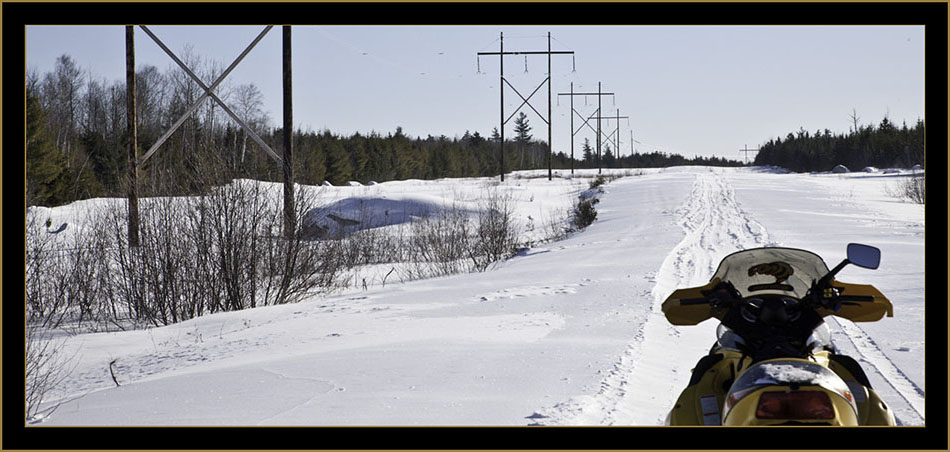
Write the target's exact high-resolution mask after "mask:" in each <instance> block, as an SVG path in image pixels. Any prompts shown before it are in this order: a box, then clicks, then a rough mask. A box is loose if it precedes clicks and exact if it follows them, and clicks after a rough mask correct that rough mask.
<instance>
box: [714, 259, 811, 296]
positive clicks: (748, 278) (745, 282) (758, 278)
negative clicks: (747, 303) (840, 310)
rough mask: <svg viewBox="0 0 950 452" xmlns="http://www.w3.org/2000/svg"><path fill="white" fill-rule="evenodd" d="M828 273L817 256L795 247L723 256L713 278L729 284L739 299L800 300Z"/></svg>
mask: <svg viewBox="0 0 950 452" xmlns="http://www.w3.org/2000/svg"><path fill="white" fill-rule="evenodd" d="M827 273H828V266H827V265H825V261H823V260H822V259H821V257H819V256H818V255H817V254H815V253H812V252H810V251H805V250H799V249H794V248H754V249H750V250H745V251H739V252H736V253H732V254H730V255H728V256H726V257H725V258H724V259H723V260H722V262H721V263H720V264H719V269H718V270H716V274H715V275H713V278H719V279H720V280H722V281H728V282H730V283H732V285H733V286H735V288H736V290H738V291H739V294H740V295H742V297H749V296H757V295H768V294H775V295H784V296H788V297H794V298H798V299H801V298H802V297H803V296H805V293H806V292H808V289H809V288H810V287H811V285H812V282H813V281H817V280H818V279H821V277H823V276H825V275H826V274H827Z"/></svg>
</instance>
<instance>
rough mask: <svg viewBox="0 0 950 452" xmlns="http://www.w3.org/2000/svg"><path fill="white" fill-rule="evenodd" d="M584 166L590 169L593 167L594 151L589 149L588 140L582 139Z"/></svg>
mask: <svg viewBox="0 0 950 452" xmlns="http://www.w3.org/2000/svg"><path fill="white" fill-rule="evenodd" d="M583 156H584V160H583V161H584V166H586V167H588V168H590V167H592V166H594V150H593V149H591V147H590V139H588V138H584V147H583Z"/></svg>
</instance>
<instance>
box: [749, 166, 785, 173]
mask: <svg viewBox="0 0 950 452" xmlns="http://www.w3.org/2000/svg"><path fill="white" fill-rule="evenodd" d="M749 169H750V170H752V171H753V172H756V173H769V174H789V173H792V171H791V170H788V169H786V168H782V167H781V166H775V165H762V166H752V167H749Z"/></svg>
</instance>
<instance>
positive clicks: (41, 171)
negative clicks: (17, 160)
mask: <svg viewBox="0 0 950 452" xmlns="http://www.w3.org/2000/svg"><path fill="white" fill-rule="evenodd" d="M65 167H66V157H65V156H64V155H63V154H62V153H61V152H59V151H57V150H56V148H55V147H54V146H53V141H52V140H51V139H50V137H49V136H48V134H47V132H46V113H45V112H44V111H43V109H42V107H40V103H39V100H38V99H37V98H36V96H35V95H34V93H33V90H32V89H29V88H28V89H27V94H26V186H27V203H28V204H30V205H58V204H60V203H62V202H63V201H64V200H65V199H66V196H67V193H66V191H67V190H66V184H67V181H66V178H65V177H63V176H64V175H65Z"/></svg>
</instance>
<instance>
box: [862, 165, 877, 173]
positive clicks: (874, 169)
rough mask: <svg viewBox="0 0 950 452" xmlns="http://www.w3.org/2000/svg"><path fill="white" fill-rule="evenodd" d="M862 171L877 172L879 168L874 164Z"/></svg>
mask: <svg viewBox="0 0 950 452" xmlns="http://www.w3.org/2000/svg"><path fill="white" fill-rule="evenodd" d="M861 171H864V172H865V173H876V172H878V169H877V168H875V167H873V166H865V167H864V169H863V170H861Z"/></svg>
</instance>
